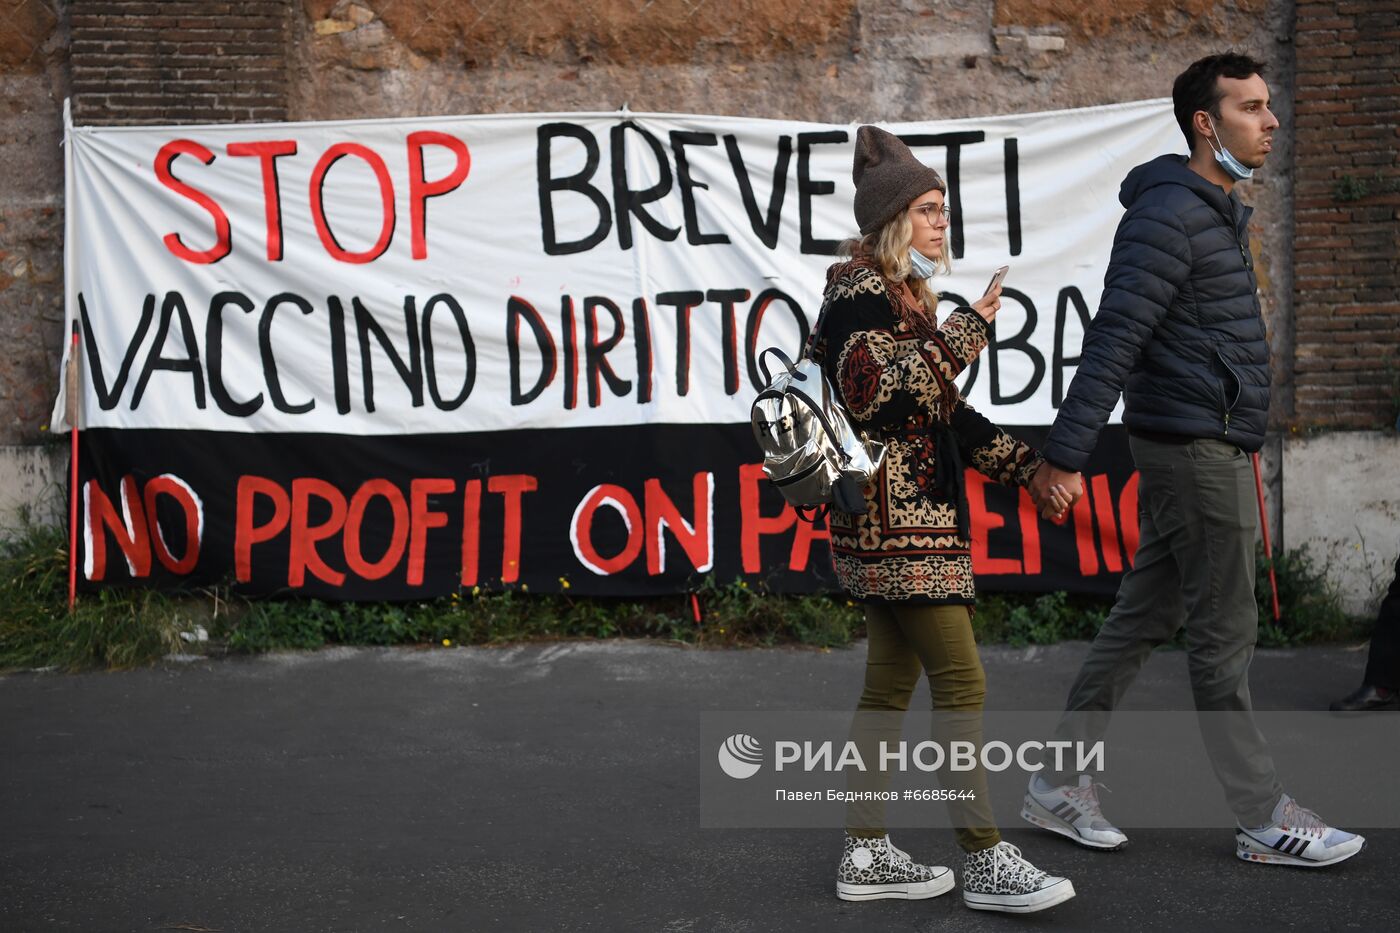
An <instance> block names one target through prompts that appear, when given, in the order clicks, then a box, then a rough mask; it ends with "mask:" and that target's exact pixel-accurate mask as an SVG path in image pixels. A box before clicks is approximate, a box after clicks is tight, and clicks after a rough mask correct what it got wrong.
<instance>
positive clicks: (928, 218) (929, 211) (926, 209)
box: [914, 204, 953, 227]
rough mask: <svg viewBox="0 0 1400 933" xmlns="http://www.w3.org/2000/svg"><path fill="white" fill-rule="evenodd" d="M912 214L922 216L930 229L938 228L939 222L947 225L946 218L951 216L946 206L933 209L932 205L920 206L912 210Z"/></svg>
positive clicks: (950, 211)
mask: <svg viewBox="0 0 1400 933" xmlns="http://www.w3.org/2000/svg"><path fill="white" fill-rule="evenodd" d="M914 213H916V214H923V215H924V221H925V222H926V223H927V224H928V225H929V226H930V227H936V226H938V224H939V221H942V222H943V223H947V222H948V218H950V217H952V216H953V211H952V209H951V208H950V207H948V205H946V204H945V205H943V206H942V207H934V206H933V205H932V204H920V205H919V206H918V207H916V208H914Z"/></svg>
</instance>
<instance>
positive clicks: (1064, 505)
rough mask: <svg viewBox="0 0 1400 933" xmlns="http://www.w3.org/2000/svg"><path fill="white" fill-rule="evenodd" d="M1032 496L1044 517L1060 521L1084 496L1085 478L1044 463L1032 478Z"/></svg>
mask: <svg viewBox="0 0 1400 933" xmlns="http://www.w3.org/2000/svg"><path fill="white" fill-rule="evenodd" d="M1030 494H1031V500H1032V501H1033V502H1034V503H1035V507H1036V508H1037V509H1039V510H1040V514H1041V515H1042V516H1043V517H1045V518H1049V519H1053V520H1055V521H1060V520H1061V519H1063V518H1064V517H1065V513H1066V512H1067V511H1069V507H1070V506H1072V505H1074V503H1076V502H1078V501H1079V497H1080V496H1082V495H1084V478H1083V477H1082V476H1080V475H1079V474H1078V473H1069V472H1066V471H1065V470H1061V469H1060V468H1059V467H1056V466H1054V465H1052V464H1050V463H1048V462H1046V463H1042V464H1041V465H1040V468H1039V469H1038V470H1036V471H1035V476H1033V477H1031V484H1030Z"/></svg>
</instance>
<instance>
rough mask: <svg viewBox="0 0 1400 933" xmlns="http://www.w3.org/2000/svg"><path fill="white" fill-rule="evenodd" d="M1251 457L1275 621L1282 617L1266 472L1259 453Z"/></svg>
mask: <svg viewBox="0 0 1400 933" xmlns="http://www.w3.org/2000/svg"><path fill="white" fill-rule="evenodd" d="M1250 459H1251V460H1252V461H1253V462H1254V489H1255V491H1256V492H1257V493H1258V494H1259V521H1260V524H1261V526H1262V527H1263V529H1264V554H1265V556H1266V557H1267V558H1268V560H1269V591H1270V592H1271V593H1273V597H1274V621H1275V622H1278V621H1280V619H1281V618H1282V613H1280V612H1279V608H1278V580H1277V579H1276V578H1275V577H1274V548H1273V544H1272V543H1271V542H1270V541H1269V509H1268V507H1267V506H1265V505H1264V474H1263V473H1262V472H1261V471H1260V470H1259V454H1257V453H1255V454H1254V455H1253V456H1251V457H1250Z"/></svg>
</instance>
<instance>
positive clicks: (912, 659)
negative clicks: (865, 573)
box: [846, 603, 923, 837]
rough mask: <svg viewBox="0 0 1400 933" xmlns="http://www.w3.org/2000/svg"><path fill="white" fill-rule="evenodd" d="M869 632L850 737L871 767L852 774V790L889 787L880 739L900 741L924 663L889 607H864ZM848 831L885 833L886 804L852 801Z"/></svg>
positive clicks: (864, 833)
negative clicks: (862, 681)
mask: <svg viewBox="0 0 1400 933" xmlns="http://www.w3.org/2000/svg"><path fill="white" fill-rule="evenodd" d="M865 631H866V656H865V685H864V688H863V689H862V690H861V695H860V701H859V702H858V703H857V704H856V715H855V718H854V719H853V720H852V723H851V733H850V740H851V741H852V742H854V743H855V744H856V749H857V750H858V751H859V752H860V756H861V760H862V761H864V762H865V763H866V765H867V768H868V770H867V771H865V772H859V771H857V772H853V773H851V774H850V775H849V789H850V790H851V791H854V792H857V793H860V792H867V791H869V792H876V793H879V792H883V791H884V790H885V789H886V788H887V787H888V786H889V776H888V774H887V773H885V772H884V771H882V770H880V769H879V762H880V743H881V742H888V743H894V742H898V741H899V739H900V734H901V727H902V725H903V722H904V713H905V712H906V711H907V710H908V709H909V698H910V697H911V696H913V695H914V687H915V686H916V685H917V684H918V682H919V674H920V673H921V672H922V670H923V665H922V664H921V663H920V661H919V655H918V654H917V653H916V652H915V651H914V649H913V647H912V646H911V645H910V644H909V642H908V641H907V640H906V639H905V637H904V633H903V631H902V630H901V627H900V625H899V623H898V622H896V621H895V617H894V613H893V612H891V611H890V610H889V609H888V608H887V607H886V606H884V605H880V604H875V603H871V604H869V605H867V606H866V607H865ZM846 831H847V832H848V833H850V834H851V835H853V836H862V837H870V836H882V835H884V834H885V807H884V804H882V803H880V802H879V801H861V800H856V801H853V802H851V803H850V804H848V805H847V807H846Z"/></svg>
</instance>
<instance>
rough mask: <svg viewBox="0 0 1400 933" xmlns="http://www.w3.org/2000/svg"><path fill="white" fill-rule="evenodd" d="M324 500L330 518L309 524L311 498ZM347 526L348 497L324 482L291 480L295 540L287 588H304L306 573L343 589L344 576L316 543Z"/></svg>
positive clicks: (318, 480)
mask: <svg viewBox="0 0 1400 933" xmlns="http://www.w3.org/2000/svg"><path fill="white" fill-rule="evenodd" d="M312 496H315V497H316V498H317V499H321V500H322V501H324V502H326V503H327V504H329V505H330V507H331V514H330V518H328V519H326V520H325V521H324V522H322V523H321V524H319V525H312V524H311V523H310V521H309V519H310V512H311V497H312ZM343 527H345V496H344V495H342V494H341V492H340V490H339V489H336V488H335V487H334V486H332V485H331V484H330V483H328V482H326V481H325V480H323V479H312V478H310V477H300V478H298V479H294V480H292V540H291V553H290V554H289V555H288V560H287V585H288V586H294V587H296V586H303V585H304V584H305V583H306V571H308V570H310V571H311V575H312V576H313V577H315V578H316V579H318V580H320V581H322V582H324V583H329V584H331V585H332V586H340V585H341V584H342V583H344V582H345V574H343V573H341V572H340V571H338V570H332V569H331V568H330V567H329V566H327V565H326V562H325V561H323V560H321V555H320V554H318V553H317V552H316V542H317V541H324V540H325V539H326V538H329V537H330V536H331V535H333V534H335V533H336V532H337V531H339V530H340V529H341V528H343Z"/></svg>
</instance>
